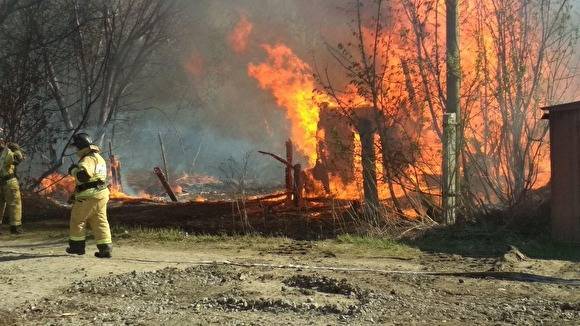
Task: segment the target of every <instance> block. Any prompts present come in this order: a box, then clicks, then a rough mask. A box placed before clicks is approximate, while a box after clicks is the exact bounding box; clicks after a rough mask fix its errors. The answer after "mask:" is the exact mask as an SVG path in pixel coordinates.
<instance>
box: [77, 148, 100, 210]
mask: <svg viewBox="0 0 580 326" xmlns="http://www.w3.org/2000/svg"><path fill="white" fill-rule="evenodd" d="M99 153H100V149H99V147H97V146H95V145H91V146H90V147H88V148H84V149H82V150H80V151H78V152H77V156H78V157H79V162H78V164H77V166H76V167H75V168H73V169H72V170H71V172H70V174H71V175H72V176H73V177H74V178H75V181H76V186H77V191H75V194H74V198H75V200H83V199H88V198H94V199H101V198H108V197H109V189H108V188H107V183H106V182H107V162H105V160H104V159H103V157H102V156H101V155H100V154H99ZM83 170H84V171H85V172H86V173H87V174H88V176H89V177H90V178H89V180H88V181H84V182H83V181H81V180H79V178H78V174H79V172H81V171H83ZM98 181H102V184H103V185H102V186H100V187H97V188H90V189H86V190H82V191H79V190H78V187H79V186H81V185H83V184H87V183H93V182H98Z"/></svg>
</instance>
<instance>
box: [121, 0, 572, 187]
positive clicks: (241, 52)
mask: <svg viewBox="0 0 580 326" xmlns="http://www.w3.org/2000/svg"><path fill="white" fill-rule="evenodd" d="M572 3H573V5H574V8H575V9H574V15H575V18H573V19H574V21H575V22H579V21H580V0H573V1H572ZM179 6H180V10H179V12H180V15H179V16H178V17H176V18H175V26H174V35H175V37H174V39H173V40H171V41H170V42H168V44H167V46H166V48H165V49H163V51H161V52H160V53H158V54H157V55H158V60H157V64H156V65H155V66H154V67H152V69H151V72H150V75H149V76H147V77H146V78H144V79H143V80H142V81H141V82H140V84H139V85H140V86H139V87H140V89H139V91H138V93H139V95H140V96H141V97H143V96H145V98H146V99H147V102H146V104H144V103H138V105H136V107H149V109H148V110H144V111H140V112H137V113H135V112H131V113H130V115H125V116H123V115H121V116H119V117H118V121H117V123H116V127H115V130H116V131H115V138H114V151H115V152H116V153H115V154H117V155H119V156H120V157H121V159H122V160H123V164H124V166H125V168H129V169H137V170H143V169H144V170H150V169H151V168H152V167H153V166H156V165H159V164H160V163H161V159H160V157H161V156H160V152H159V141H158V134H159V133H160V134H161V135H162V138H163V140H164V142H165V147H166V149H167V152H168V158H169V164H170V167H171V169H172V170H174V171H176V172H189V173H205V174H211V175H217V174H219V169H218V166H219V164H220V163H221V162H223V161H225V160H226V159H228V158H229V157H234V158H237V159H240V158H241V157H243V156H244V155H245V153H248V152H251V153H256V152H257V150H266V151H271V152H275V153H280V154H282V153H283V150H284V146H283V144H284V141H285V140H286V139H288V138H289V137H290V135H291V132H292V130H291V128H290V125H289V123H288V121H287V119H286V117H285V114H286V113H285V112H284V110H283V109H281V108H280V107H279V106H278V105H277V104H276V99H275V98H274V97H273V96H272V94H271V93H270V92H267V91H264V90H262V89H260V88H259V85H258V82H257V81H256V80H255V79H253V78H252V77H250V76H249V75H248V65H249V64H250V63H254V64H256V63H261V62H264V61H266V60H267V53H266V52H265V51H264V48H263V46H262V45H265V44H266V45H276V44H280V43H283V44H286V45H287V46H288V47H290V48H291V49H293V51H294V52H295V54H296V55H297V56H298V57H300V58H302V59H304V60H307V61H308V62H309V63H313V64H316V65H320V67H322V68H324V67H325V65H326V63H328V62H332V59H330V58H329V54H328V51H327V50H326V46H327V44H330V45H335V44H336V43H337V42H338V41H341V40H344V39H345V38H348V36H349V35H350V34H349V33H350V30H351V27H352V26H351V24H352V17H353V15H352V12H351V11H349V8H351V9H352V0H332V1H331V0H292V1H289V0H268V1H264V0H237V1H231V0H198V1H185V0H182V1H181V2H180V4H179ZM576 24H578V23H576ZM577 47H578V49H579V50H580V45H577ZM576 53H580V51H576ZM579 58H580V55H579ZM576 61H577V62H578V63H580V59H578V60H576ZM577 80H578V79H577ZM573 87H574V86H573ZM575 88H576V89H580V83H578V82H576V84H575ZM575 94H576V95H578V92H576V93H575ZM570 97H571V98H570V99H571V100H572V99H573V98H572V97H574V95H571V96H570ZM254 156H255V157H254V159H253V162H254V166H253V168H254V169H255V170H257V171H259V172H258V174H259V176H260V178H261V180H262V181H264V182H266V183H279V182H280V180H282V176H283V169H282V166H281V165H280V164H279V163H277V162H273V161H271V159H269V158H267V157H261V156H259V155H258V154H255V155H254ZM299 159H300V160H302V162H301V163H303V164H304V163H306V159H305V158H299Z"/></svg>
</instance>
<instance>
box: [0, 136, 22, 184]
mask: <svg viewBox="0 0 580 326" xmlns="http://www.w3.org/2000/svg"><path fill="white" fill-rule="evenodd" d="M11 145H12V146H11ZM10 147H12V148H13V149H14V151H13V150H11V149H10ZM23 160H24V154H23V153H22V151H21V150H20V149H19V148H18V146H16V145H13V144H9V145H7V146H4V148H2V152H1V153H0V179H1V178H5V177H8V176H11V175H15V174H16V166H17V165H18V164H19V163H20V162H22V161H23ZM15 182H18V181H17V180H16V178H12V179H10V180H8V181H7V182H6V183H15Z"/></svg>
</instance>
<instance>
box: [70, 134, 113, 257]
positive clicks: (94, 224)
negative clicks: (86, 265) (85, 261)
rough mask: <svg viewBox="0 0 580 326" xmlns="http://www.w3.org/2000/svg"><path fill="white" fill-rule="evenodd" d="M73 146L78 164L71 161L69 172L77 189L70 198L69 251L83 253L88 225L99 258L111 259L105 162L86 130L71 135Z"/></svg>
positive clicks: (111, 248)
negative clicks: (95, 243)
mask: <svg viewBox="0 0 580 326" xmlns="http://www.w3.org/2000/svg"><path fill="white" fill-rule="evenodd" d="M72 146H74V147H76V149H77V156H78V157H79V161H78V164H73V165H71V166H70V168H69V169H68V173H69V174H70V175H71V176H73V177H74V178H75V181H76V189H75V193H74V194H73V196H72V197H71V201H72V212H71V218H70V231H69V233H70V238H69V247H68V248H67V249H66V252H67V253H69V254H77V255H84V253H85V237H86V227H87V224H88V226H89V227H90V229H91V230H92V233H93V235H94V237H95V240H96V242H97V248H98V250H99V251H97V252H95V256H96V257H98V258H111V252H112V251H113V244H112V239H111V230H110V228H109V221H108V220H107V202H108V201H109V189H108V188H107V182H106V180H107V164H106V162H105V160H104V159H103V158H102V157H101V155H100V154H99V152H100V149H99V147H97V146H96V145H94V144H93V142H92V140H91V138H90V137H89V135H87V134H86V133H79V134H76V135H75V136H73V139H72Z"/></svg>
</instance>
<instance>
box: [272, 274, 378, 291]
mask: <svg viewBox="0 0 580 326" xmlns="http://www.w3.org/2000/svg"><path fill="white" fill-rule="evenodd" d="M283 283H284V284H286V285H287V286H290V287H295V288H300V289H310V290H314V291H318V292H323V293H331V294H342V295H346V296H363V295H364V294H367V291H363V290H361V289H360V288H359V287H357V286H354V285H352V284H351V283H349V282H348V281H347V280H346V279H345V278H343V279H341V280H338V279H335V278H332V277H328V276H321V275H318V274H315V275H302V274H297V275H293V276H290V277H288V278H287V279H285V280H284V281H283Z"/></svg>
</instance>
